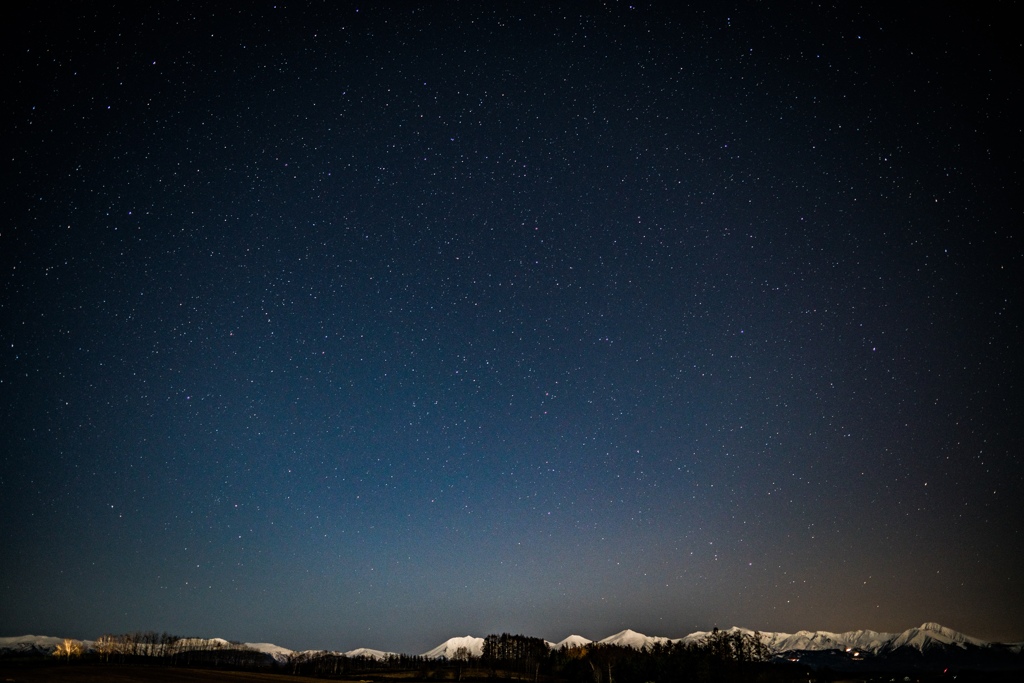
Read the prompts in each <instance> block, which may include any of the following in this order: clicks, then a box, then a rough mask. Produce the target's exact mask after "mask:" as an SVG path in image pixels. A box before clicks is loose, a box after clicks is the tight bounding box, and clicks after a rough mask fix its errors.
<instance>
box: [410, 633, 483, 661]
mask: <svg viewBox="0 0 1024 683" xmlns="http://www.w3.org/2000/svg"><path fill="white" fill-rule="evenodd" d="M461 648H465V650H466V652H468V653H469V655H470V656H472V657H480V656H481V655H483V653H484V639H483V638H476V637H474V636H460V637H456V638H449V639H448V640H446V641H444V642H443V643H441V644H440V645H438V646H437V647H435V648H434V649H433V650H427V651H426V652H424V653H423V657H424V658H426V659H440V658H442V657H444V658H446V659H455V657H456V655H458V653H459V650H460V649H461Z"/></svg>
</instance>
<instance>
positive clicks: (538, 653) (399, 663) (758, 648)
mask: <svg viewBox="0 0 1024 683" xmlns="http://www.w3.org/2000/svg"><path fill="white" fill-rule="evenodd" d="M53 655H54V656H55V657H60V658H65V659H67V660H71V659H72V658H76V659H79V660H81V659H87V660H93V661H95V660H97V659H98V660H100V661H102V662H104V663H111V664H139V663H153V664H156V663H162V664H166V665H172V666H186V667H189V666H191V667H202V668H230V669H259V668H263V669H265V668H268V667H271V666H272V665H275V664H276V665H277V668H278V670H279V671H281V672H282V673H286V674H293V675H303V676H312V677H321V678H343V677H351V676H361V677H366V678H374V677H375V675H376V676H380V677H384V676H395V675H402V676H403V677H405V678H408V679H410V680H421V681H443V680H451V681H462V680H497V679H505V680H515V681H532V682H533V683H550V682H552V681H565V682H566V683H690V682H692V683H714V682H723V683H731V682H733V681H754V680H756V681H763V682H766V683H768V682H773V681H779V682H782V681H792V680H803V681H806V680H807V669H806V668H805V667H802V666H798V665H790V664H788V663H785V664H784V663H777V662H771V661H770V659H771V657H770V652H769V651H768V648H767V647H766V646H765V645H764V643H763V642H762V641H761V638H760V635H759V634H757V633H754V634H747V633H740V632H737V631H719V630H718V629H715V630H713V631H712V632H711V633H709V634H707V635H706V636H705V637H704V638H702V639H701V640H699V641H697V642H692V643H682V642H665V643H657V644H654V645H653V646H651V647H648V648H645V649H642V650H638V649H635V648H632V647H626V646H622V645H609V644H602V643H591V644H589V645H585V646H578V647H562V648H560V649H557V650H554V649H551V647H550V646H549V645H548V644H547V642H545V641H544V640H542V639H540V638H533V637H530V636H524V635H511V634H508V633H502V634H492V635H489V636H487V637H486V638H485V639H484V644H483V651H482V653H481V654H480V655H479V656H476V655H473V654H472V653H470V652H469V651H468V650H466V649H465V648H461V649H460V651H458V652H456V653H455V654H454V655H453V656H452V657H450V658H441V659H426V658H424V657H421V656H408V655H389V656H387V657H385V658H383V659H380V660H378V659H375V658H372V657H366V656H358V657H350V656H347V655H344V654H340V653H336V652H325V651H309V652H293V653H291V654H290V655H289V656H288V657H287V659H286V660H285V661H284V662H283V663H282V662H277V660H275V659H273V658H272V657H270V656H269V655H267V654H265V653H262V652H259V651H257V650H254V649H252V648H250V647H247V646H246V645H244V644H241V643H232V642H228V641H223V640H209V639H205V638H183V637H179V636H175V635H171V634H168V633H156V632H155V631H137V632H133V633H125V634H119V635H115V634H104V635H103V636H100V638H99V639H97V640H96V643H95V646H94V648H93V651H92V652H88V653H86V652H84V650H83V648H82V645H81V643H79V642H78V641H65V642H64V643H61V644H60V645H59V646H58V647H57V649H56V650H55V651H54V652H53Z"/></svg>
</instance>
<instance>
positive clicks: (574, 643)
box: [551, 634, 594, 650]
mask: <svg viewBox="0 0 1024 683" xmlns="http://www.w3.org/2000/svg"><path fill="white" fill-rule="evenodd" d="M592 642H594V641H592V640H590V639H589V638H584V637H583V636H577V635H575V634H574V635H571V636H569V637H568V638H565V639H563V640H560V641H559V642H557V643H554V644H553V645H552V646H551V649H553V650H561V649H562V648H563V647H569V648H573V647H584V646H586V645H590V644H591V643H592Z"/></svg>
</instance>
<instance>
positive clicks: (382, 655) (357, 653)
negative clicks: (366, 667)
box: [342, 647, 396, 662]
mask: <svg viewBox="0 0 1024 683" xmlns="http://www.w3.org/2000/svg"><path fill="white" fill-rule="evenodd" d="M342 654H344V655H345V656H346V657H369V658H370V659H376V660H377V661H378V662H382V661H384V660H385V659H387V658H388V657H392V656H394V655H395V654H396V653H394V652H385V651H384V650H374V649H372V648H369V647H357V648H356V649H355V650H349V651H348V652H343V653H342Z"/></svg>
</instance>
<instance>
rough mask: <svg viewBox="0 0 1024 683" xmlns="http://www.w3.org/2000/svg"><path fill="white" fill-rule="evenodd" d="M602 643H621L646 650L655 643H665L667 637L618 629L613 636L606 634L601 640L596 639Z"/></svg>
mask: <svg viewBox="0 0 1024 683" xmlns="http://www.w3.org/2000/svg"><path fill="white" fill-rule="evenodd" d="M598 642H599V643H600V644H602V645H621V646H624V647H632V648H634V649H637V650H646V649H647V648H649V647H652V646H653V645H654V644H655V643H667V642H669V639H668V638H663V637H660V636H646V635H644V634H643V633H637V632H636V631H634V630H632V629H628V628H627V629H625V630H624V631H619V632H618V633H616V634H615V635H613V636H608V637H607V638H604V639H603V640H599V641H598Z"/></svg>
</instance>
